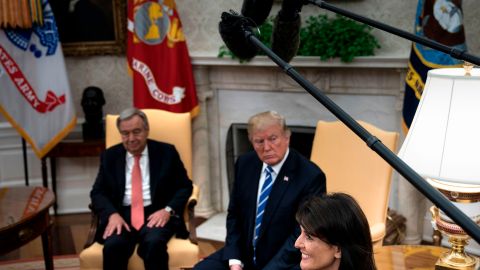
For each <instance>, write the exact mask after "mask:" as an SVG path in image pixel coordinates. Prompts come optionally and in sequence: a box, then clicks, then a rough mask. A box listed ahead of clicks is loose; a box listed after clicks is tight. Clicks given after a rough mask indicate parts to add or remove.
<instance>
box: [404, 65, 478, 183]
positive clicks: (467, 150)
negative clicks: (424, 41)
mask: <svg viewBox="0 0 480 270" xmlns="http://www.w3.org/2000/svg"><path fill="white" fill-rule="evenodd" d="M398 155H399V157H400V158H401V159H402V160H403V161H404V162H405V163H407V164H408V165H409V166H410V167H412V168H413V169H414V170H415V171H416V172H417V173H419V174H420V175H421V176H423V177H424V178H427V179H428V178H430V179H434V180H436V181H439V182H441V183H442V184H443V185H447V186H449V185H452V186H460V187H467V189H469V188H470V187H472V186H471V185H473V186H476V187H477V188H478V187H480V69H473V70H472V71H471V75H470V76H468V75H465V70H464V69H461V68H445V69H434V70H430V71H429V72H428V76H427V82H426V84H425V88H424V91H423V94H422V97H421V99H420V103H419V105H418V108H417V111H416V113H415V117H414V119H413V122H412V124H411V126H410V130H409V132H408V134H407V137H406V138H405V141H404V143H403V145H402V147H401V149H400V151H399V154H398ZM445 189H447V190H451V189H450V188H445Z"/></svg>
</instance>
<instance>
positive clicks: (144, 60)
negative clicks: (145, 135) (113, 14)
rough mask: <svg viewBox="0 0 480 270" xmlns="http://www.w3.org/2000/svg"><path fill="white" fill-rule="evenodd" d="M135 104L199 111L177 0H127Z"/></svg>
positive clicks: (192, 113) (128, 44) (130, 60)
mask: <svg viewBox="0 0 480 270" xmlns="http://www.w3.org/2000/svg"><path fill="white" fill-rule="evenodd" d="M127 28H128V34H127V39H128V41H127V59H128V65H129V67H130V71H131V73H132V76H133V105H134V106H135V107H137V108H156V109H162V110H167V111H171V112H177V113H182V112H190V114H191V115H192V117H194V116H195V115H196V114H197V113H198V100H197V95H196V90H195V82H194V78H193V71H192V65H191V62H190V57H189V54H188V48H187V43H186V41H185V35H184V33H183V28H182V23H181V21H180V17H179V15H178V12H177V9H176V4H175V1H174V0H154V1H152V0H128V26H127Z"/></svg>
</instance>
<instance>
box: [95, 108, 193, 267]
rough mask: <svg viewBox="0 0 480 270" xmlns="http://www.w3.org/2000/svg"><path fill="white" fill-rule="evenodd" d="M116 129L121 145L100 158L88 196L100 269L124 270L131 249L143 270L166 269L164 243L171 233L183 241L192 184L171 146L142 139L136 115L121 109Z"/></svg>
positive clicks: (142, 118) (142, 123) (142, 120)
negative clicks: (97, 221)
mask: <svg viewBox="0 0 480 270" xmlns="http://www.w3.org/2000/svg"><path fill="white" fill-rule="evenodd" d="M117 127H118V130H119V132H120V134H121V137H122V144H118V145H115V146H112V147H110V148H109V149H107V150H106V151H105V152H103V153H102V155H101V158H100V169H99V172H98V175H97V179H96V180H95V183H94V185H93V188H92V191H91V193H90V197H91V199H92V206H93V211H95V212H96V213H97V214H98V215H99V218H100V227H99V228H100V229H99V234H98V237H97V240H99V242H103V243H104V247H103V269H115V270H119V269H127V265H128V259H129V258H130V256H131V255H132V254H133V252H134V249H135V245H136V244H137V243H138V244H139V247H138V250H137V253H138V255H139V256H140V257H141V258H142V259H143V261H144V265H145V269H147V270H149V269H156V270H158V269H168V254H167V242H168V241H169V239H170V238H171V237H172V236H173V234H175V233H176V234H177V237H184V238H186V237H187V236H188V232H187V230H186V228H185V222H184V221H183V209H184V206H185V204H186V202H187V200H188V198H189V197H190V195H191V193H192V183H191V181H190V179H189V178H188V176H187V172H186V170H185V168H184V166H183V163H182V161H181V160H180V156H179V154H178V152H177V151H176V149H175V147H174V146H173V145H170V144H166V143H162V142H157V141H153V140H149V139H147V137H148V132H149V126H148V120H147V117H146V115H145V114H144V113H143V112H142V111H140V110H137V109H135V108H131V109H126V110H125V111H123V112H122V113H121V114H120V116H119V117H118V119H117ZM135 191H138V192H135ZM139 196H140V197H139ZM133 209H140V210H139V211H137V210H133ZM142 210H143V211H142Z"/></svg>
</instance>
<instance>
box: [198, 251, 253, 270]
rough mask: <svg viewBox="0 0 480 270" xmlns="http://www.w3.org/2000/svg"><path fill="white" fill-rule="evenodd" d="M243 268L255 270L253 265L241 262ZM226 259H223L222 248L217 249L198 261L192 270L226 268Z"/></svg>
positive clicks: (223, 269)
mask: <svg viewBox="0 0 480 270" xmlns="http://www.w3.org/2000/svg"><path fill="white" fill-rule="evenodd" d="M243 263H244V264H245V265H244V267H243V269H244V270H257V268H255V267H254V266H253V265H251V264H248V263H246V262H243ZM228 269H230V266H229V265H228V260H224V259H223V248H222V249H219V250H217V251H216V252H215V253H213V254H211V255H210V256H208V257H206V258H205V259H203V260H201V261H200V262H198V263H197V264H196V265H195V266H194V267H193V270H228Z"/></svg>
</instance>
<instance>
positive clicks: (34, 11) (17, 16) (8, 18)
mask: <svg viewBox="0 0 480 270" xmlns="http://www.w3.org/2000/svg"><path fill="white" fill-rule="evenodd" d="M42 14H43V12H42V3H41V0H0V28H4V29H7V28H10V29H12V28H23V29H28V28H32V25H33V24H34V23H36V24H39V25H43V16H42Z"/></svg>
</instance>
